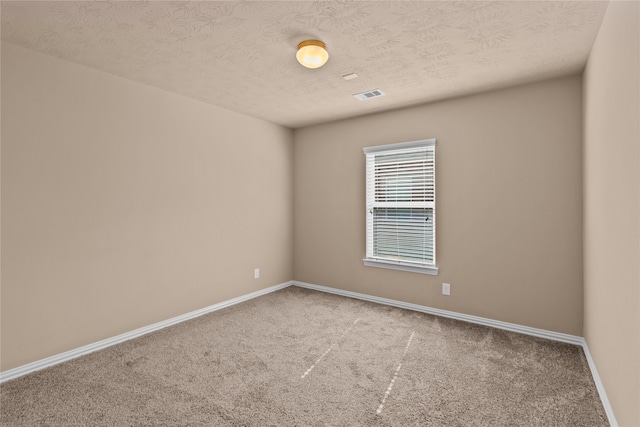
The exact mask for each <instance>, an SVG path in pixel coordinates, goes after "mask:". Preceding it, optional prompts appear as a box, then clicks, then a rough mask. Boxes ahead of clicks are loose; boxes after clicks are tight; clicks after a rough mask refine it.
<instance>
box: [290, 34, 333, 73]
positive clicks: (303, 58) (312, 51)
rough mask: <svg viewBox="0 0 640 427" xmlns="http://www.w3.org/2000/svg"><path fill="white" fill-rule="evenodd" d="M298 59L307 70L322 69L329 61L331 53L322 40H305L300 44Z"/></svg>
mask: <svg viewBox="0 0 640 427" xmlns="http://www.w3.org/2000/svg"><path fill="white" fill-rule="evenodd" d="M296 58H297V59H298V62H299V63H300V64H302V65H303V66H305V67H307V68H320V67H322V66H323V65H324V64H325V63H326V62H327V60H328V59H329V52H327V46H326V45H325V44H324V43H323V42H321V41H320V40H305V41H302V42H300V43H299V44H298V53H296Z"/></svg>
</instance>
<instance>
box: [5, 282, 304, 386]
mask: <svg viewBox="0 0 640 427" xmlns="http://www.w3.org/2000/svg"><path fill="white" fill-rule="evenodd" d="M292 284H293V282H285V283H281V284H279V285H275V286H271V287H269V288H265V289H261V290H259V291H256V292H252V293H250V294H246V295H242V296H239V297H237V298H233V299H230V300H227V301H223V302H221V303H218V304H214V305H211V306H209V307H205V308H202V309H200V310H195V311H192V312H190V313H186V314H183V315H181V316H176V317H172V318H171V319H167V320H164V321H162V322H158V323H154V324H153V325H149V326H145V327H142V328H139V329H135V330H133V331H130V332H125V333H124V334H121V335H118V336H115V337H111V338H107V339H105V340H102V341H98V342H95V343H93V344H89V345H85V346H83V347H79V348H76V349H73V350H69V351H66V352H64V353H60V354H56V355H54V356H51V357H47V358H46V359H41V360H37V361H35V362H32V363H28V364H26V365H22V366H18V367H17V368H13V369H9V370H7V371H4V372H0V383H3V382H5V381H9V380H12V379H15V378H18V377H21V376H22V375H26V374H29V373H31V372H35V371H39V370H40V369H44V368H48V367H49V366H53V365H57V364H59V363H62V362H66V361H68V360H71V359H75V358H76V357H80V356H82V355H85V354H89V353H93V352H94V351H98V350H102V349H105V348H107V347H110V346H112V345H115V344H119V343H121V342H124V341H128V340H130V339H133V338H137V337H139V336H142V335H145V334H148V333H150V332H154V331H157V330H159V329H164V328H166V327H168V326H172V325H175V324H177V323H180V322H184V321H186V320H190V319H193V318H195V317H199V316H202V315H204V314H207V313H211V312H213V311H216V310H220V309H223V308H225V307H229V306H231V305H234V304H238V303H241V302H244V301H247V300H250V299H253V298H256V297H259V296H262V295H265V294H268V293H271V292H274V291H277V290H280V289H283V288H286V287H288V286H291V285H292Z"/></svg>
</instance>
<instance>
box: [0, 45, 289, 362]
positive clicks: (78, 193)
mask: <svg viewBox="0 0 640 427" xmlns="http://www.w3.org/2000/svg"><path fill="white" fill-rule="evenodd" d="M2 125H3V126H2V307H1V309H2V311H1V316H2V365H1V368H0V369H1V370H2V371H5V370H7V369H10V368H13V367H16V366H19V365H23V364H26V363H29V362H33V361H35V360H39V359H42V358H45V357H47V356H51V355H54V354H58V353H61V352H64V351H66V350H70V349H74V348H77V347H80V346H82V345H86V344H90V343H93V342H96V341H99V340H101V339H105V338H109V337H113V336H115V335H118V334H121V333H124V332H128V331H131V330H133V329H136V328H138V327H142V326H146V325H149V324H152V323H155V322H158V321H162V320H165V319H168V318H171V317H173V316H176V315H181V314H184V313H187V312H189V311H192V310H195V309H199V308H202V307H206V306H208V305H211V304H214V303H217V302H220V301H224V300H228V299H231V298H233V297H237V296H240V295H244V294H247V293H250V292H253V291H256V290H259V289H263V288H266V287H268V286H272V285H276V284H279V283H282V282H285V281H288V280H290V279H291V277H292V274H293V270H292V265H291V262H292V252H291V251H292V243H293V241H292V239H293V238H292V223H293V219H292V191H293V190H292V155H293V147H292V143H293V142H292V132H291V130H288V129H285V128H283V127H280V126H277V125H274V124H270V123H268V122H265V121H261V120H257V119H253V118H250V117H247V116H243V115H240V114H236V113H232V112H230V111H227V110H224V109H221V108H216V107H213V106H210V105H206V104H203V103H200V102H197V101H194V100H190V99H187V98H184V97H181V96H178V95H174V94H170V93H168V92H164V91H161V90H158V89H154V88H151V87H147V86H143V85H140V84H137V83H134V82H131V81H127V80H124V79H120V78H118V77H115V76H112V75H108V74H105V73H101V72H97V71H93V70H90V69H88V68H85V67H81V66H78V65H75V64H71V63H68V62H64V61H60V60H57V59H54V58H52V57H49V56H44V55H41V54H38V53H34V52H31V51H27V50H24V49H21V48H18V47H15V46H12V45H9V44H3V45H2ZM254 267H259V268H260V272H261V277H260V279H257V280H255V279H254V278H253V269H254Z"/></svg>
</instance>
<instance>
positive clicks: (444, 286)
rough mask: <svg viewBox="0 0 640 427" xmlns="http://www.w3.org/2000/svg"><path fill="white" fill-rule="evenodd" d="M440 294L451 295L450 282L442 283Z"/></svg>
mask: <svg viewBox="0 0 640 427" xmlns="http://www.w3.org/2000/svg"><path fill="white" fill-rule="evenodd" d="M442 295H451V284H449V283H443V284H442Z"/></svg>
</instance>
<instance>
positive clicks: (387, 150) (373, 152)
mask: <svg viewBox="0 0 640 427" xmlns="http://www.w3.org/2000/svg"><path fill="white" fill-rule="evenodd" d="M435 146H436V140H435V138H432V139H422V140H418V141H409V142H401V143H396V144H386V145H377V146H372V147H364V148H363V152H364V154H365V157H366V159H367V160H366V166H365V168H366V177H365V187H366V257H365V258H364V259H363V260H362V261H363V263H364V265H365V266H367V267H379V268H388V269H393V270H401V271H410V272H414V273H422V274H430V275H437V274H438V267H437V265H436V221H435V217H436V195H435V193H436V191H435V190H436V182H435V178H436V176H435V175H436V174H435V167H436V157H435ZM425 147H427V149H430V150H432V151H433V176H432V177H431V179H432V180H433V202H415V204H416V208H422V209H424V208H426V209H429V208H431V209H432V218H431V220H432V221H433V223H432V228H433V231H432V236H433V241H432V246H433V263H420V262H415V261H404V260H395V259H393V260H392V259H389V258H384V257H375V256H374V255H373V221H374V218H373V208H374V204H376V203H378V205H379V204H380V202H376V201H375V196H376V193H375V191H376V190H375V188H374V187H375V181H376V175H375V157H376V156H378V155H388V154H399V153H401V152H403V151H405V152H406V151H407V150H415V149H422V148H425ZM370 158H371V159H373V161H370V160H369V159H370ZM426 187H427V186H426V185H424V186H421V189H422V188H426ZM418 203H420V204H421V207H419V206H418ZM410 204H411V203H410ZM377 207H378V208H380V207H382V206H377Z"/></svg>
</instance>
